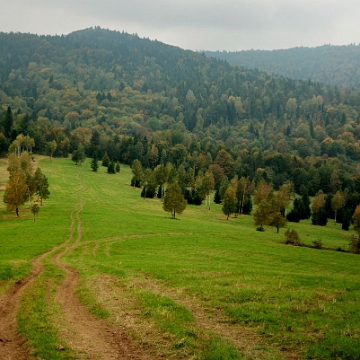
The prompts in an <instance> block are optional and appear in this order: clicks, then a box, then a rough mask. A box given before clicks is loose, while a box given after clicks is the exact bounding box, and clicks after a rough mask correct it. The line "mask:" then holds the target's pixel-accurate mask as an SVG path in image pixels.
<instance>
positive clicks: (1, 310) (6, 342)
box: [0, 208, 75, 360]
mask: <svg viewBox="0 0 360 360" xmlns="http://www.w3.org/2000/svg"><path fill="white" fill-rule="evenodd" d="M74 212H75V208H74V209H73V210H72V212H71V213H70V219H71V224H70V228H69V236H68V238H67V239H66V240H65V242H64V243H62V244H60V245H58V246H56V247H54V248H53V249H51V250H49V251H48V252H46V253H44V254H41V255H40V256H38V257H36V258H35V259H34V260H33V261H32V264H33V268H32V271H31V273H30V274H29V275H28V276H27V277H26V278H24V279H21V280H18V281H17V282H16V283H15V284H14V286H13V287H11V288H10V289H9V290H8V291H7V292H6V293H5V294H4V295H3V296H2V297H1V298H0V356H1V359H4V360H21V359H27V358H29V356H30V353H31V351H32V349H31V348H30V347H29V346H28V342H27V339H26V338H25V337H24V336H23V335H21V334H19V332H18V330H17V321H16V315H17V312H18V309H19V304H20V298H21V295H22V293H23V292H24V290H25V289H26V288H27V287H28V286H29V285H30V284H31V283H32V282H33V281H34V280H35V279H36V278H37V277H38V276H39V275H40V274H42V273H43V271H44V267H43V265H42V260H43V259H44V258H45V257H47V256H49V255H51V254H53V253H54V252H56V251H57V250H59V249H60V248H61V247H62V246H66V244H67V243H68V242H69V241H71V239H72V237H73V225H74V218H73V214H74Z"/></svg>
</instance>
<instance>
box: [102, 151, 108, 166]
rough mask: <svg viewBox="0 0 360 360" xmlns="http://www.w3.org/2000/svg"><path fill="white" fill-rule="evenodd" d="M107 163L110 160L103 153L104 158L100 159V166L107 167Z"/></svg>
mask: <svg viewBox="0 0 360 360" xmlns="http://www.w3.org/2000/svg"><path fill="white" fill-rule="evenodd" d="M109 163H110V158H109V155H108V153H107V152H106V151H105V153H104V156H103V158H102V162H101V165H102V166H105V167H108V166H109Z"/></svg>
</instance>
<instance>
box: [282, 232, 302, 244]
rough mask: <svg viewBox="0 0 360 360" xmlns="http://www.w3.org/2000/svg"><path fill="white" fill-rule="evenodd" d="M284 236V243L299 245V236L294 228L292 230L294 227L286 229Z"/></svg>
mask: <svg viewBox="0 0 360 360" xmlns="http://www.w3.org/2000/svg"><path fill="white" fill-rule="evenodd" d="M285 236H286V240H285V244H291V245H294V246H299V245H300V237H299V234H298V232H297V231H296V230H294V229H291V230H290V229H288V230H286V232H285Z"/></svg>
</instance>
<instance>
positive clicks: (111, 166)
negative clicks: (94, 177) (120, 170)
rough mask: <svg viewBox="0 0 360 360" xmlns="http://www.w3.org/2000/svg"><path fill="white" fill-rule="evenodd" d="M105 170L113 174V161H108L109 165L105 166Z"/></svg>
mask: <svg viewBox="0 0 360 360" xmlns="http://www.w3.org/2000/svg"><path fill="white" fill-rule="evenodd" d="M107 172H108V173H109V174H115V165H114V162H113V161H110V163H109V166H108V168H107Z"/></svg>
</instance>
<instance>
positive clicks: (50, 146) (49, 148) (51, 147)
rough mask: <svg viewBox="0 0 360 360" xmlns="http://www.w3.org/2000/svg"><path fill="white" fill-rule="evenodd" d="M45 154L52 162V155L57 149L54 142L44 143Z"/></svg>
mask: <svg viewBox="0 0 360 360" xmlns="http://www.w3.org/2000/svg"><path fill="white" fill-rule="evenodd" d="M45 149H46V153H47V154H48V155H49V156H50V161H52V157H53V155H54V152H55V151H56V149H57V143H56V141H55V140H53V141H49V142H47V143H46V148H45Z"/></svg>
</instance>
